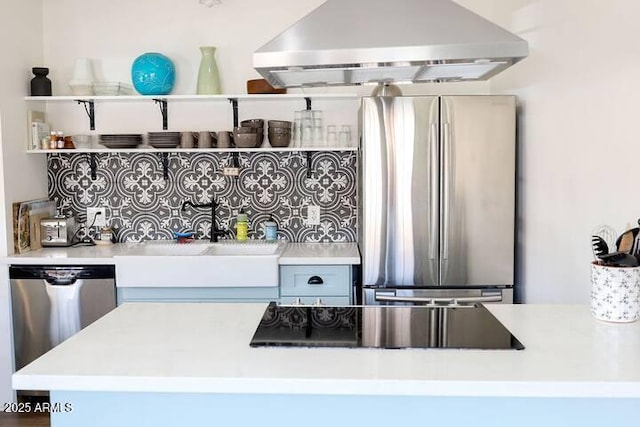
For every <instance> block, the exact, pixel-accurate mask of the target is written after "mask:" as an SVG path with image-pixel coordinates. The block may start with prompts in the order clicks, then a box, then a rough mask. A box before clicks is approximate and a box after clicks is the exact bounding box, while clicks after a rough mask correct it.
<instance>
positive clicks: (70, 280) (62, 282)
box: [44, 277, 78, 286]
mask: <svg viewBox="0 0 640 427" xmlns="http://www.w3.org/2000/svg"><path fill="white" fill-rule="evenodd" d="M44 280H45V281H46V282H47V283H48V284H50V285H51V286H71V285H73V284H74V283H76V281H77V280H78V279H77V278H76V277H48V278H46V279H44Z"/></svg>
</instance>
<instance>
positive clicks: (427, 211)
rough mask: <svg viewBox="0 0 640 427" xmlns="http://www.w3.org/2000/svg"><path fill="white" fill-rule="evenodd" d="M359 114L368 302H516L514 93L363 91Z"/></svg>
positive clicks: (362, 246) (361, 217) (361, 221)
mask: <svg viewBox="0 0 640 427" xmlns="http://www.w3.org/2000/svg"><path fill="white" fill-rule="evenodd" d="M360 114H361V117H360V135H361V147H360V148H361V150H360V152H359V153H360V154H359V156H360V159H359V160H360V161H359V174H360V191H359V206H360V210H359V224H358V227H359V228H358V230H359V246H360V251H361V255H362V278H361V280H362V287H363V299H364V300H363V302H364V303H365V304H411V303H423V304H424V303H427V304H429V303H435V304H455V303H465V302H472V301H500V302H506V303H511V302H513V283H514V251H515V247H514V246H515V245H514V240H515V188H516V173H515V165H516V99H515V97H514V96H400V97H366V98H363V99H362V106H361V110H360Z"/></svg>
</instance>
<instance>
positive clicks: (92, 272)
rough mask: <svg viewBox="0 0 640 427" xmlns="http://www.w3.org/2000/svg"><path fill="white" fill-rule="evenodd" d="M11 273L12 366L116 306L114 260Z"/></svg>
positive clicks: (35, 267)
mask: <svg viewBox="0 0 640 427" xmlns="http://www.w3.org/2000/svg"><path fill="white" fill-rule="evenodd" d="M9 278H10V279H11V304H12V312H13V344H14V349H15V367H16V370H18V369H20V368H22V367H23V366H25V365H27V364H29V363H31V362H32V361H33V360H34V359H36V358H38V357H40V356H41V355H42V354H44V353H46V352H47V351H49V350H50V349H51V348H53V347H55V346H56V345H58V344H59V343H61V342H62V341H64V340H66V339H67V338H69V337H70V336H72V335H73V334H75V333H76V332H78V331H79V330H80V329H82V328H84V327H85V326H87V325H89V324H91V323H93V322H94V321H95V320H97V319H99V318H100V317H102V316H104V315H105V314H107V313H108V312H109V311H111V310H113V309H114V308H115V307H116V295H115V268H114V266H112V265H72V266H69V265H12V266H10V267H9ZM19 393H20V394H22V395H43V394H46V393H43V392H38V391H21V392H19Z"/></svg>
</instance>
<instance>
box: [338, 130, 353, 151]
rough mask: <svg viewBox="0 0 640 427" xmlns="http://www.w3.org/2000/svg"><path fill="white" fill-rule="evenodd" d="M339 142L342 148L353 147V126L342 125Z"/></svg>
mask: <svg viewBox="0 0 640 427" xmlns="http://www.w3.org/2000/svg"><path fill="white" fill-rule="evenodd" d="M338 141H339V143H340V146H341V147H349V146H350V145H351V125H342V127H341V130H340V134H339V135H338Z"/></svg>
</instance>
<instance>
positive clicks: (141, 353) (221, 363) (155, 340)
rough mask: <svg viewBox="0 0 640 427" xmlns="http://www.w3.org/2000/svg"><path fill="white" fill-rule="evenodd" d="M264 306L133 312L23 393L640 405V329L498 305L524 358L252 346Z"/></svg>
mask: <svg viewBox="0 0 640 427" xmlns="http://www.w3.org/2000/svg"><path fill="white" fill-rule="evenodd" d="M265 307H266V304H213V303H212V304H208V303H207V304H178V303H176V304H155V303H139V304H125V305H123V306H120V307H118V308H117V309H116V310H114V311H113V312H111V313H109V314H108V315H106V316H105V317H104V318H102V319H100V320H99V321H97V322H96V323H94V324H92V325H90V326H89V327H87V328H85V329H84V330H82V331H81V332H80V333H78V334H77V335H75V336H73V337H71V338H70V339H69V340H67V341H65V342H64V343H62V344H61V345H59V346H58V347H56V348H54V349H53V350H51V351H50V352H49V353H47V354H45V355H44V356H42V357H41V358H39V359H38V360H36V361H34V362H33V363H32V364H30V365H28V366H27V367H25V368H23V369H22V370H20V371H19V372H18V373H16V374H14V376H13V386H14V388H16V389H45V390H88V391H134V392H137V391H140V392H145V391H146V392H196V393H197V392H211V393H285V394H286V393H295V394H339V395H398V396H400V395H420V396H498V397H501V396H515V397H525V396H526V397H633V398H638V397H640V363H638V355H640V322H635V323H629V324H614V323H604V322H600V321H597V320H595V319H594V318H593V317H592V316H591V314H590V311H589V307H588V306H582V305H580V306H573V305H497V304H496V305H490V306H488V307H489V309H490V310H491V311H492V312H493V313H494V314H495V315H496V317H498V319H499V320H500V321H501V322H503V323H504V325H505V326H507V328H508V329H509V330H510V331H511V332H512V333H513V334H514V335H515V336H516V337H517V338H518V339H519V340H520V341H521V342H522V343H523V344H524V345H525V347H526V349H525V350H522V351H515V350H452V349H426V350H425V349H422V350H418V349H416V350H377V349H336V348H315V349H310V348H284V347H267V348H252V347H250V346H249V342H250V340H251V337H252V336H253V333H254V331H255V329H256V326H257V325H258V323H259V321H260V319H261V316H262V314H263V312H264V309H265Z"/></svg>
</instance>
